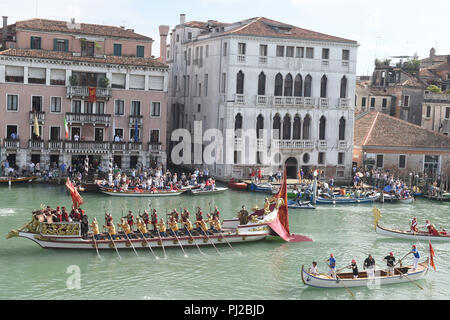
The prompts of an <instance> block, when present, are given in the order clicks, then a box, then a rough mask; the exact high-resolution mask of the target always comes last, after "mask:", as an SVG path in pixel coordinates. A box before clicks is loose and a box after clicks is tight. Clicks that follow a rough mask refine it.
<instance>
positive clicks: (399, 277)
mask: <svg viewBox="0 0 450 320" xmlns="http://www.w3.org/2000/svg"><path fill="white" fill-rule="evenodd" d="M428 261H429V260H428V258H427V260H426V261H424V262H421V263H419V264H418V267H417V269H416V270H413V267H412V266H407V267H400V268H394V270H395V271H394V275H392V276H391V275H389V274H388V273H387V271H386V270H378V271H375V276H374V277H373V278H368V277H367V272H365V271H364V272H359V274H358V278H356V279H353V273H352V272H344V273H338V274H337V277H336V279H334V278H333V277H331V276H330V275H328V274H324V273H319V274H317V275H313V274H311V273H309V272H308V271H306V270H305V267H304V265H302V270H301V277H302V281H303V283H304V284H305V285H307V286H311V287H316V288H348V287H371V286H372V287H373V286H378V285H386V284H397V283H405V282H410V281H416V280H419V279H421V278H423V277H424V276H425V274H426V273H427V271H428V268H429V262H428ZM405 275H406V276H405Z"/></svg>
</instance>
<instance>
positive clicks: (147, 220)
mask: <svg viewBox="0 0 450 320" xmlns="http://www.w3.org/2000/svg"><path fill="white" fill-rule="evenodd" d="M139 217H141V218H142V220H143V222H144V223H145V227H146V228H147V225H148V223H149V221H150V215H149V214H148V212H147V210H144V213H143V214H142V215H139Z"/></svg>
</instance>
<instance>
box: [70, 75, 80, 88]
mask: <svg viewBox="0 0 450 320" xmlns="http://www.w3.org/2000/svg"><path fill="white" fill-rule="evenodd" d="M69 82H70V85H71V86H72V87H75V86H78V78H77V76H75V75H71V76H70V77H69Z"/></svg>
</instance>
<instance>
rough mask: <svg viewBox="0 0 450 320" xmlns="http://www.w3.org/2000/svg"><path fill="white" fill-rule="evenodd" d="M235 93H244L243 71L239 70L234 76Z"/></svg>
mask: <svg viewBox="0 0 450 320" xmlns="http://www.w3.org/2000/svg"><path fill="white" fill-rule="evenodd" d="M236 93H237V94H243V93H244V73H243V72H242V70H240V71H239V72H238V74H237V76H236Z"/></svg>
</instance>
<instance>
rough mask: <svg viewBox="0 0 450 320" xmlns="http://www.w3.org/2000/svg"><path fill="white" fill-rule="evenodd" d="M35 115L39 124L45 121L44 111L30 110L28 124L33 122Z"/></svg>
mask: <svg viewBox="0 0 450 320" xmlns="http://www.w3.org/2000/svg"><path fill="white" fill-rule="evenodd" d="M35 116H36V118H37V120H38V123H39V124H44V122H45V112H44V111H30V124H33V123H34V117H35Z"/></svg>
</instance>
